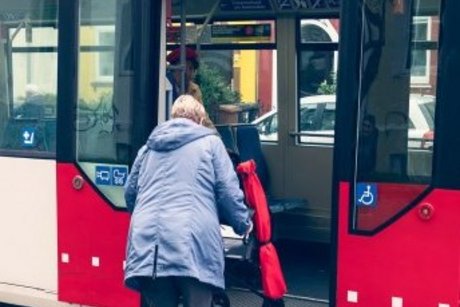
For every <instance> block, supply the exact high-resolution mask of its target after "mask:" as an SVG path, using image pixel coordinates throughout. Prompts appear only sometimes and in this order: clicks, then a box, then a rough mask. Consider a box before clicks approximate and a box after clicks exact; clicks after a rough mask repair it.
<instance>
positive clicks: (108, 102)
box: [76, 0, 133, 207]
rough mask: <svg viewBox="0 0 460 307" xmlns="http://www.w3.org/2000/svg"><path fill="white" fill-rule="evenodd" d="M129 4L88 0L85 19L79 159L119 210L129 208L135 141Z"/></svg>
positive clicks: (84, 3)
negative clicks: (125, 193) (126, 193)
mask: <svg viewBox="0 0 460 307" xmlns="http://www.w3.org/2000/svg"><path fill="white" fill-rule="evenodd" d="M130 3H131V2H130V1H129V0H125V1H117V0H83V1H81V10H80V11H81V13H80V14H81V15H80V20H81V21H80V31H79V33H80V34H79V35H80V37H79V42H80V53H79V79H78V80H79V84H78V106H77V123H76V129H77V160H78V163H79V165H80V167H81V168H82V169H83V171H84V172H85V173H86V175H87V176H88V177H89V178H90V179H91V180H92V181H93V183H94V184H95V185H97V187H98V189H99V191H100V192H101V193H103V194H104V195H105V196H106V197H107V198H108V199H109V200H110V201H111V202H112V204H114V205H115V206H117V207H124V206H125V203H124V199H123V188H122V187H123V184H124V182H125V180H126V177H127V172H128V168H127V165H128V163H129V161H128V159H129V150H128V149H129V148H130V146H129V145H130V142H131V138H130V137H131V130H130V127H131V125H132V122H131V106H132V100H133V99H132V80H133V79H132V78H133V72H132V58H131V53H130V48H131V47H132V46H131V41H130V39H129V37H131V33H130V29H131V22H132V18H131V6H130Z"/></svg>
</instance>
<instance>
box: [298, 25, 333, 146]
mask: <svg viewBox="0 0 460 307" xmlns="http://www.w3.org/2000/svg"><path fill="white" fill-rule="evenodd" d="M338 31H339V20H338V19H304V20H301V22H300V46H299V49H300V52H299V64H298V65H299V67H298V75H299V85H298V88H299V97H298V105H297V110H298V114H299V115H298V124H297V127H298V128H297V132H298V133H300V135H299V138H298V141H299V143H304V144H321V145H330V144H333V143H334V123H335V95H336V87H337V83H336V76H337V58H338V54H337V49H338V40H339V38H338ZM312 107H313V108H314V109H315V113H314V116H313V118H309V119H308V122H304V121H305V120H306V119H305V117H304V116H303V113H304V112H303V110H304V109H311V108H312ZM309 122H311V123H315V124H314V125H311V124H309Z"/></svg>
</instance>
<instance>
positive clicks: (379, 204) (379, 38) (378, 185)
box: [354, 0, 439, 231]
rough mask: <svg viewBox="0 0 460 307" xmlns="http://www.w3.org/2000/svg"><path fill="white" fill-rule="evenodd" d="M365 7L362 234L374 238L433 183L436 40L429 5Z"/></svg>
mask: <svg viewBox="0 0 460 307" xmlns="http://www.w3.org/2000/svg"><path fill="white" fill-rule="evenodd" d="M401 3H403V4H406V6H404V5H402V6H401V4H397V3H396V2H387V1H384V2H382V5H380V6H378V7H371V6H370V5H369V4H368V2H363V4H362V5H363V8H362V12H363V14H364V16H363V21H364V29H363V31H362V35H361V40H362V41H361V54H362V56H361V65H360V66H361V67H362V68H361V70H360V89H361V90H360V96H359V113H358V114H359V116H358V118H359V123H358V127H357V130H358V135H359V141H358V146H357V150H356V155H357V158H356V160H357V164H356V167H357V168H356V184H355V193H354V198H355V215H354V216H355V220H354V226H355V229H357V230H362V231H374V230H376V229H377V228H378V227H380V226H382V225H384V224H385V223H386V222H388V221H389V220H390V219H391V218H392V217H394V216H395V215H396V214H398V213H399V212H401V211H402V210H403V209H404V208H405V207H406V206H408V205H409V204H410V203H411V202H412V201H414V200H415V199H416V198H417V196H419V195H420V193H422V192H423V191H424V190H425V189H426V188H427V187H428V185H429V184H430V181H431V173H432V159H433V141H434V135H435V134H434V116H435V114H434V110H435V103H436V78H437V63H438V61H437V59H438V52H437V48H438V36H439V7H438V5H439V4H437V5H434V4H433V3H432V2H431V1H425V0H417V1H415V0H414V1H412V5H413V7H412V8H411V7H409V6H407V3H409V2H401Z"/></svg>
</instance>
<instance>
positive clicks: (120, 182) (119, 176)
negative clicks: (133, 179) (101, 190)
mask: <svg viewBox="0 0 460 307" xmlns="http://www.w3.org/2000/svg"><path fill="white" fill-rule="evenodd" d="M127 177H128V168H127V167H123V166H119V167H112V185H116V186H124V185H125V182H126V178H127Z"/></svg>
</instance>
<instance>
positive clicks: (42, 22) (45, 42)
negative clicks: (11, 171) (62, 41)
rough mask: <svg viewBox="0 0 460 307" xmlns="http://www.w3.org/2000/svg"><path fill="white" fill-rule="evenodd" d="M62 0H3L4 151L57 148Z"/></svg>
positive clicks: (0, 140)
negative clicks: (57, 18)
mask: <svg viewBox="0 0 460 307" xmlns="http://www.w3.org/2000/svg"><path fill="white" fill-rule="evenodd" d="M56 17H57V1H27V2H24V1H22V2H18V3H16V2H11V1H4V2H2V3H0V150H2V153H4V154H6V155H20V156H24V155H25V156H37V157H42V156H43V157H53V156H54V155H55V151H56V93H57V37H58V31H57V27H56V26H57V22H56Z"/></svg>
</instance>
